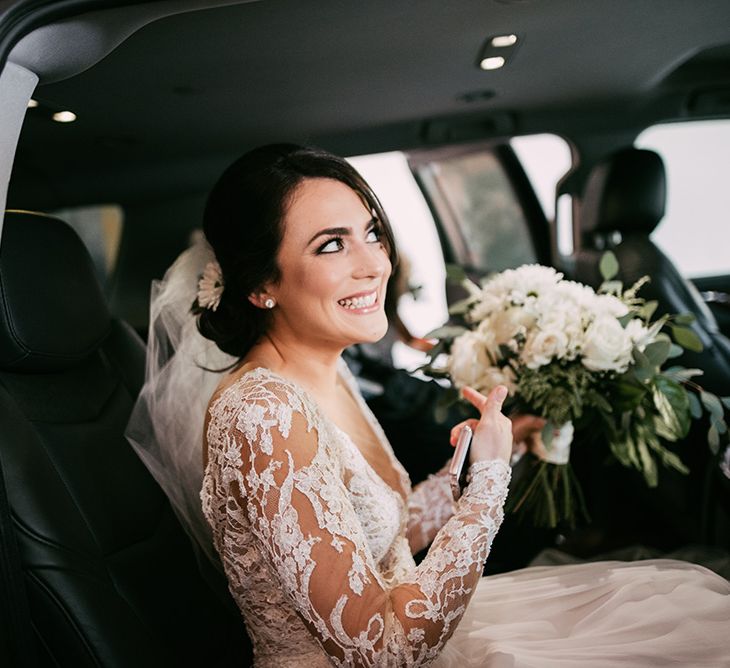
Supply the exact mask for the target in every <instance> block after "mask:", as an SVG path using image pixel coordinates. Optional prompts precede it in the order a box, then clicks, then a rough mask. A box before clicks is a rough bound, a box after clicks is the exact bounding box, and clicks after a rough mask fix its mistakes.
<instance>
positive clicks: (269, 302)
mask: <svg viewBox="0 0 730 668" xmlns="http://www.w3.org/2000/svg"><path fill="white" fill-rule="evenodd" d="M264 306H265V307H266V308H274V306H276V302H275V301H274V300H273V299H272V298H271V297H268V298H267V299H266V301H265V302H264Z"/></svg>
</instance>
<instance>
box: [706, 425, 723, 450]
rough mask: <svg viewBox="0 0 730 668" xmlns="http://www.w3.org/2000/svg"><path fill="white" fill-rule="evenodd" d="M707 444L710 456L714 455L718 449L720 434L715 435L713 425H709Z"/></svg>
mask: <svg viewBox="0 0 730 668" xmlns="http://www.w3.org/2000/svg"><path fill="white" fill-rule="evenodd" d="M707 442H708V443H709V445H710V450H711V451H712V454H713V455H716V454H717V451H718V450H719V449H720V434H718V433H717V428H716V427H715V425H714V424H713V425H710V428H709V429H708V431H707Z"/></svg>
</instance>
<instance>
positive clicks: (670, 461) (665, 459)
mask: <svg viewBox="0 0 730 668" xmlns="http://www.w3.org/2000/svg"><path fill="white" fill-rule="evenodd" d="M649 447H651V449H652V450H654V452H656V453H657V455H658V456H659V457H660V458H661V460H662V464H664V465H665V466H671V467H672V468H673V469H676V470H677V471H679V472H680V473H684V474H685V475H686V474H687V473H689V469H688V468H687V467H686V466H685V464H684V462H683V461H682V460H681V459H680V458H679V457H678V456H677V455H676V454H675V453H674V452H672V451H671V450H668V449H667V448H665V447H664V446H663V445H661V444H660V443H659V441H654V442H650V443H649Z"/></svg>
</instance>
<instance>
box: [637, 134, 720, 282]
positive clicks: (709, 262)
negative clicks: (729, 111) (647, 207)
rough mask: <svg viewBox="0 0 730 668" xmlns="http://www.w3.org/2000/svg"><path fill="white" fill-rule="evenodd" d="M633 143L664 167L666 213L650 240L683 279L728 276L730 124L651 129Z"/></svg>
mask: <svg viewBox="0 0 730 668" xmlns="http://www.w3.org/2000/svg"><path fill="white" fill-rule="evenodd" d="M635 145H636V146H637V147H638V148H646V149H652V150H654V151H656V152H657V153H658V154H659V155H660V156H661V157H662V159H663V160H664V165H665V167H666V173H667V206H666V214H665V216H664V220H663V221H661V222H660V223H659V225H658V226H657V228H656V229H655V230H654V232H653V234H652V238H653V240H654V242H655V243H656V244H657V245H658V246H659V247H660V248H661V249H662V250H663V251H664V252H665V253H666V254H667V255H668V256H669V257H671V258H672V260H673V261H674V263H675V264H676V266H677V268H678V269H679V271H680V272H681V273H682V274H684V275H685V276H688V277H690V278H699V277H702V276H716V275H726V274H730V253H728V248H730V225H728V221H727V217H728V211H730V176H729V175H730V120H715V121H695V122H690V123H672V124H664V125H655V126H653V127H651V128H648V129H647V130H645V131H644V132H642V133H641V134H640V135H639V137H638V138H637V139H636V142H635Z"/></svg>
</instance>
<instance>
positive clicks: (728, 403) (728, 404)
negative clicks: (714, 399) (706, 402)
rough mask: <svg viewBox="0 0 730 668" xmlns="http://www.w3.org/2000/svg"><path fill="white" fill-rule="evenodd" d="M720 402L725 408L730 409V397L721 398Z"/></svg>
mask: <svg viewBox="0 0 730 668" xmlns="http://www.w3.org/2000/svg"><path fill="white" fill-rule="evenodd" d="M720 401H722V404H723V406H725V408H730V397H720Z"/></svg>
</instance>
